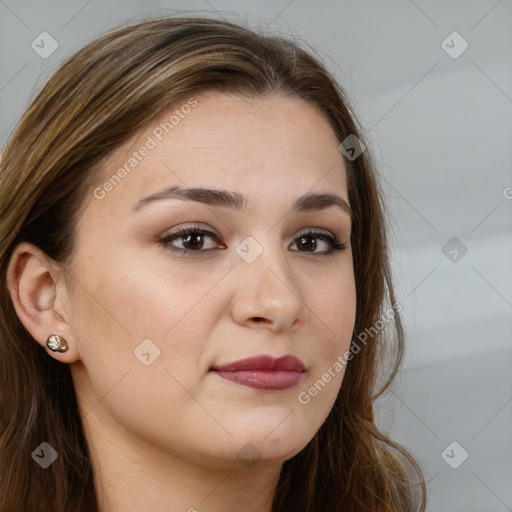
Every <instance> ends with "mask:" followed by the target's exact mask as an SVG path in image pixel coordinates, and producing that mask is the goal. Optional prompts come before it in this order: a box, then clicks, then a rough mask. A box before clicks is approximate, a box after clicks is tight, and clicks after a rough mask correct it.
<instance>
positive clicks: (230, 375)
mask: <svg viewBox="0 0 512 512" xmlns="http://www.w3.org/2000/svg"><path fill="white" fill-rule="evenodd" d="M215 373H216V374H217V375H219V376H220V377H222V378H223V379H227V380H230V381H231V382H235V383H236V384H241V385H242V386H248V387H250V388H256V389H266V390H272V391H281V390H283V389H290V388H294V387H295V386H298V385H299V384H300V383H301V382H302V380H303V379H304V376H305V373H299V372H287V371H269V370H267V371H265V370H242V371H237V372H225V371H224V372H223V371H216V372H215Z"/></svg>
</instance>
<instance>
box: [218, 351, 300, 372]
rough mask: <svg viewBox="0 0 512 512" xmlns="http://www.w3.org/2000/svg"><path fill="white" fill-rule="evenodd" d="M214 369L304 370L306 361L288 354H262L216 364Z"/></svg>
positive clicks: (224, 370) (232, 370)
mask: <svg viewBox="0 0 512 512" xmlns="http://www.w3.org/2000/svg"><path fill="white" fill-rule="evenodd" d="M212 369H213V370H217V371H221V372H239V371H243V370H253V371H254V370H262V371H265V370H266V371H288V372H304V371H305V366H304V363H303V362H302V361H301V360H300V359H298V358H297V357H295V356H291V355H286V356H282V357H278V358H275V357H271V356H267V355H261V356H253V357H247V358H245V359H239V360H238V361H233V362H231V363H226V364H223V365H220V366H214V367H213V368H212Z"/></svg>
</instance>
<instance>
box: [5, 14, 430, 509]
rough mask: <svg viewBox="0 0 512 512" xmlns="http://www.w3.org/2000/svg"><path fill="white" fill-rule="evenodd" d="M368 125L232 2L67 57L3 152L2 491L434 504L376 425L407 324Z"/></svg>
mask: <svg viewBox="0 0 512 512" xmlns="http://www.w3.org/2000/svg"><path fill="white" fill-rule="evenodd" d="M364 149H365V145H364V143H363V141H362V137H361V134H360V132H359V130H358V127H357V124H356V121H355V119H354V116H353V115H352V113H351V111H350V109H349V107H348V104H347V99H346V97H345V94H344V93H343V90H342V89H341V88H340V86H339V85H337V84H336V83H335V82H334V80H333V78H332V76H330V75H329V73H328V72H327V71H326V70H325V68H324V67H323V66H322V65H321V64H320V63H319V62H317V61H316V60H315V59H314V58H313V57H311V56H310V55H309V54H308V53H306V52H305V51H304V50H302V49H301V48H299V47H298V46H296V45H295V44H293V43H292V42H290V41H286V40H281V39H277V38H272V37H267V36H263V35H258V34H255V33H253V32H251V31H248V30H246V29H244V28H242V27H239V26H237V25H234V24H231V23H228V22H223V21H216V20H211V19H204V18H164V19H157V20H150V21H147V22H141V23H139V24H137V25H133V26H129V27H126V28H121V29H117V30H115V31H113V32H111V33H109V34H107V35H105V36H103V37H102V38H101V39H98V40H97V41H94V42H92V43H91V44H89V45H88V46H86V47H85V48H84V49H83V50H81V51H79V52H78V53H77V54H76V55H74V56H73V57H72V58H70V59H69V60H68V61H67V62H65V63H64V64H63V65H62V66H61V67H60V69H59V70H58V71H57V72H56V73H55V75H54V76H53V77H52V78H51V79H50V80H49V81H48V83H47V84H46V85H45V87H44V88H43V89H42V91H41V93H40V94H39V95H38V96H37V98H36V99H35V100H34V102H33V103H32V105H31V106H30V107H29V108H28V110H27V112H26V113H25V115H24V116H23V118H22V119H21V121H20V123H19V125H18V127H17V129H16V130H15V132H14V133H13V134H12V136H11V138H10V140H9V141H8V143H7V145H6V147H5V148H4V149H3V151H2V161H1V170H0V190H1V203H0V218H1V225H0V229H1V239H2V246H1V253H0V268H1V279H2V284H3V286H2V296H1V300H2V302H1V307H0V314H1V322H0V325H1V330H0V378H1V380H2V386H1V395H0V411H1V412H0V468H1V478H0V510H2V512H14V511H16V512H19V511H20V510H24V511H31V512H37V511H45V512H47V511H49V510H51V511H52V512H70V511H77V512H93V511H100V512H126V511H138V512H140V511H146V510H147V511H152V512H161V511H162V512H163V511H166V512H175V511H176V512H177V511H189V512H193V511H198V512H203V511H204V512H206V511H208V512H217V511H218V512H220V511H222V512H226V511H235V510H244V511H245V512H269V511H280V512H292V511H293V512H296V511H310V512H318V511H330V512H334V511H340V512H341V511H372V512H378V511H412V510H424V508H425V485H424V482H423V478H422V475H421V471H420V469H419V467H418V465H417V464H416V462H415V461H414V459H413V458H412V457H411V456H410V455H409V454H408V452H407V451H406V450H405V449H404V448H403V447H401V446H400V445H398V444H396V443H395V442H393V441H392V440H391V439H389V437H387V436H386V435H385V434H383V433H382V432H380V431H379V429H378V428H377V427H376V426H375V423H374V415H373V402H374V399H375V398H376V397H377V396H378V395H379V394H380V393H381V392H382V391H383V390H385V389H386V387H387V386H388V385H389V383H390V382H391V380H392V379H393V377H394V375H395V374H396V372H397V370H398V367H399V365H400V362H401V357H402V350H403V343H404V342H403V333H402V329H401V323H400V318H399V314H398V312H399V310H400V305H399V304H398V303H397V302H396V301H395V297H394V293H393V286H392V281H391V276H390V270H389V264H388V256H387V248H386V239H385V226H384V220H383V207H382V200H381V193H380V191H379V188H378V182H377V177H376V174H375V171H374V170H373V166H372V161H371V158H370V156H369V155H368V152H367V151H365V150H364ZM390 352H391V354H392V358H393V359H392V365H391V366H392V367H391V369H389V368H386V367H385V366H384V361H385V360H386V361H388V360H389V355H390ZM385 358H386V359H385ZM382 373H384V375H385V376H386V377H387V379H384V380H385V382H384V381H383V379H382V378H380V375H381V374H382Z"/></svg>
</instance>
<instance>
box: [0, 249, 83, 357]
mask: <svg viewBox="0 0 512 512" xmlns="http://www.w3.org/2000/svg"><path fill="white" fill-rule="evenodd" d="M7 288H8V290H9V293H10V296H11V300H12V302H13V305H14V309H15V310H16V314H17V315H18V318H19V319H20V321H21V322H22V323H23V325H24V326H25V328H26V329H27V331H28V332H29V333H30V334H31V335H32V337H33V338H34V339H35V340H36V341H37V342H38V343H39V344H40V345H41V346H42V347H43V348H44V349H45V350H46V352H47V353H48V354H49V355H50V356H51V357H53V358H54V359H56V360H57V361H60V362H63V363H74V362H75V361H78V360H79V359H80V357H79V352H78V348H77V345H76V343H75V342H74V340H73V331H72V326H71V324H70V319H71V315H70V312H71V307H70V306H71V305H70V302H69V293H68V289H67V285H66V280H65V279H64V271H63V270H62V269H61V268H60V267H59V265H58V264H56V263H55V262H53V261H52V260H51V259H50V258H49V257H48V256H47V255H46V254H45V253H44V252H43V251H41V249H39V248H38V247H36V246H35V245H33V244H30V243H28V242H23V243H20V244H19V245H17V246H16V248H15V249H14V251H13V253H12V255H11V258H10V260H9V265H8V268H7ZM52 334H59V335H60V336H63V337H64V338H65V339H66V341H67V344H68V347H69V348H68V350H67V351H66V352H62V353H61V352H52V351H51V350H50V349H48V348H47V347H46V340H47V339H48V336H51V335H52Z"/></svg>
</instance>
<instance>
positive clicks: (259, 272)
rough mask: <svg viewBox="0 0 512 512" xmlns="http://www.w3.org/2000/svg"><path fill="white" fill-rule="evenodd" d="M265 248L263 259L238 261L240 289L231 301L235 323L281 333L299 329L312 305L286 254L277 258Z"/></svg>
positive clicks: (237, 280)
mask: <svg viewBox="0 0 512 512" xmlns="http://www.w3.org/2000/svg"><path fill="white" fill-rule="evenodd" d="M269 252H270V251H269V250H265V251H264V252H263V253H262V254H261V255H260V256H259V258H258V259H257V260H256V261H254V262H252V263H246V262H245V261H243V260H241V259H240V260H239V261H237V262H236V264H235V268H234V270H235V273H236V275H235V282H236V283H237V285H236V292H235V294H234V297H233V299H232V303H231V314H232V317H233V319H234V321H235V322H237V323H238V324H240V325H243V326H245V327H258V328H266V329H270V330H272V331H273V332H276V333H277V332H281V331H285V330H288V329H291V330H294V331H295V330H297V329H299V328H300V327H301V326H302V325H304V324H305V323H306V321H307V316H308V308H307V306H306V304H305V302H304V300H303V297H301V293H300V290H299V289H298V286H297V285H298V283H297V280H296V279H294V278H293V276H292V275H291V270H290V268H289V262H287V261H286V256H285V255H284V254H282V255H279V256H277V257H273V256H272V255H270V254H269Z"/></svg>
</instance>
